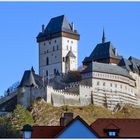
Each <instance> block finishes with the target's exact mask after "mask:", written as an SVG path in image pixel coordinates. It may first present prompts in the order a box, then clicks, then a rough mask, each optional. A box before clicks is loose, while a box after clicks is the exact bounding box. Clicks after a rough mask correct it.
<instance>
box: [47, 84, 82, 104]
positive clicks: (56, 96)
mask: <svg viewBox="0 0 140 140" xmlns="http://www.w3.org/2000/svg"><path fill="white" fill-rule="evenodd" d="M47 103H51V104H53V105H54V106H63V105H70V106H78V105H80V102H79V95H78V94H75V93H72V92H65V90H55V89H53V88H52V87H50V86H47Z"/></svg>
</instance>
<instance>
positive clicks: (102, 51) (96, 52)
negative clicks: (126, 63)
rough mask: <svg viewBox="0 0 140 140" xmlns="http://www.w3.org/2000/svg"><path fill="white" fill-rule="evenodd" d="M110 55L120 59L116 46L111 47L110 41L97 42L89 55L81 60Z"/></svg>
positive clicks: (94, 59) (97, 58)
mask: <svg viewBox="0 0 140 140" xmlns="http://www.w3.org/2000/svg"><path fill="white" fill-rule="evenodd" d="M110 57H111V58H118V59H121V56H119V55H118V53H117V51H116V48H114V47H113V45H112V43H111V42H105V43H100V44H97V45H96V47H95V48H94V49H93V51H92V53H91V54H90V56H89V57H86V58H85V59H84V61H83V62H86V61H96V60H99V59H105V58H110Z"/></svg>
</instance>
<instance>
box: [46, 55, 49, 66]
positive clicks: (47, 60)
mask: <svg viewBox="0 0 140 140" xmlns="http://www.w3.org/2000/svg"><path fill="white" fill-rule="evenodd" d="M46 65H49V58H48V57H47V58H46Z"/></svg>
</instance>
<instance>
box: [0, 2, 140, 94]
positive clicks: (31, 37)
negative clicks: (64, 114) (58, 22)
mask: <svg viewBox="0 0 140 140" xmlns="http://www.w3.org/2000/svg"><path fill="white" fill-rule="evenodd" d="M62 14H64V15H66V17H67V19H68V20H69V21H70V22H72V21H74V23H75V28H76V29H77V30H78V32H79V33H80V35H81V37H80V41H79V65H80V64H81V62H82V60H83V59H84V57H85V56H88V55H89V54H90V53H91V51H92V50H93V49H94V47H95V45H96V44H97V43H100V42H101V38H102V30H103V27H104V29H105V33H106V38H107V41H111V42H112V43H113V45H114V47H116V48H117V50H118V52H119V54H121V55H123V56H124V57H126V58H127V57H129V56H130V55H132V56H134V57H137V58H139V59H140V55H139V54H140V49H139V48H140V2H137V3H136V2H135V3H133V2H127V3H126V2H0V46H1V51H0V64H1V67H0V68H1V69H0V95H2V94H3V92H4V90H6V89H7V88H8V87H9V86H10V85H12V84H13V83H15V82H16V81H20V80H21V78H22V75H23V72H24V70H26V69H30V68H31V66H33V67H34V69H35V71H36V72H37V73H38V44H37V43H36V36H37V34H38V33H39V31H41V25H42V24H45V25H47V23H48V22H49V20H50V18H52V17H55V16H59V15H62Z"/></svg>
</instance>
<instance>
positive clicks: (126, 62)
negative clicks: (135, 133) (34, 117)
mask: <svg viewBox="0 0 140 140" xmlns="http://www.w3.org/2000/svg"><path fill="white" fill-rule="evenodd" d="M79 39H80V35H79V33H78V31H77V30H76V29H75V27H74V23H73V22H72V24H70V23H69V21H68V20H67V19H66V17H65V16H64V15H62V16H58V17H54V18H52V19H51V20H50V21H49V23H48V25H47V26H46V27H45V25H42V31H41V32H40V33H39V34H38V36H37V43H38V47H39V75H38V74H35V71H34V69H33V68H32V69H31V70H26V71H25V72H24V74H23V77H22V79H21V82H20V85H19V86H18V89H17V92H16V93H15V94H16V96H17V103H19V104H22V105H24V106H26V107H28V106H30V105H31V103H32V102H33V101H34V100H36V99H39V98H44V100H46V102H47V103H50V104H52V105H54V106H63V105H70V106H85V105H89V104H94V105H98V106H104V107H107V108H108V109H111V110H115V109H118V108H121V107H122V106H123V105H125V104H130V105H132V106H135V107H140V60H138V59H136V58H134V57H132V56H130V57H129V58H128V59H125V58H124V57H123V56H120V55H119V54H118V52H117V49H116V48H114V47H113V45H112V43H111V42H106V38H105V33H104V31H103V36H102V42H101V43H99V44H97V45H96V46H95V48H94V49H93V51H92V53H91V54H90V55H89V57H85V59H84V60H83V62H82V63H83V66H82V69H81V70H80V71H79V72H78V41H79ZM70 74H71V76H69V75H70ZM76 74H78V75H80V78H79V79H78V78H77V79H76ZM72 77H73V78H72ZM70 79H71V80H70ZM68 81H69V82H68Z"/></svg>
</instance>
